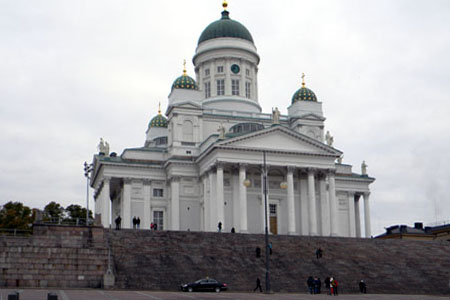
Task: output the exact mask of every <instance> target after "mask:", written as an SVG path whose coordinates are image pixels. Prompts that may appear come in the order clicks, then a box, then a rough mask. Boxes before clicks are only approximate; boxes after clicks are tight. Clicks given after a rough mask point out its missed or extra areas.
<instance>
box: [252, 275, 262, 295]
mask: <svg viewBox="0 0 450 300" xmlns="http://www.w3.org/2000/svg"><path fill="white" fill-rule="evenodd" d="M258 288H259V292H260V293H262V287H261V280H260V279H259V277H257V278H256V287H255V288H254V289H253V292H254V291H256V290H257V289H258Z"/></svg>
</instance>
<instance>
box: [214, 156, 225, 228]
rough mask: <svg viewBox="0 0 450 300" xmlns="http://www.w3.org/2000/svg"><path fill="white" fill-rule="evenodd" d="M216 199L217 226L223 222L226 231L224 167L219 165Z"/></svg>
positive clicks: (217, 169)
mask: <svg viewBox="0 0 450 300" xmlns="http://www.w3.org/2000/svg"><path fill="white" fill-rule="evenodd" d="M216 199H217V219H218V220H217V224H216V226H217V225H218V223H219V222H222V230H224V229H225V203H224V196H223V165H221V164H217V168H216Z"/></svg>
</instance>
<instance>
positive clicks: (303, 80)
mask: <svg viewBox="0 0 450 300" xmlns="http://www.w3.org/2000/svg"><path fill="white" fill-rule="evenodd" d="M305 86H306V85H305V73H302V87H305Z"/></svg>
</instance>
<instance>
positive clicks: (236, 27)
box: [198, 10, 253, 44]
mask: <svg viewBox="0 0 450 300" xmlns="http://www.w3.org/2000/svg"><path fill="white" fill-rule="evenodd" d="M229 14H230V13H229V12H228V11H226V10H224V11H223V12H222V18H221V19H220V20H217V21H215V22H212V23H211V24H209V25H208V27H206V28H205V30H203V32H202V34H201V35H200V38H199V39H198V44H200V43H202V42H204V41H207V40H212V39H215V38H223V37H231V38H238V39H244V40H247V41H249V42H252V43H253V38H252V35H251V34H250V31H248V29H247V28H245V26H244V25H242V24H241V23H239V22H237V21H234V20H231V19H230V17H229Z"/></svg>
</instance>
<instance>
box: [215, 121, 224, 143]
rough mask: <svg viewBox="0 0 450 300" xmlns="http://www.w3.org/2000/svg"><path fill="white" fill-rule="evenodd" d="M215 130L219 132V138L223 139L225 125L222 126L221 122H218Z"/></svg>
mask: <svg viewBox="0 0 450 300" xmlns="http://www.w3.org/2000/svg"><path fill="white" fill-rule="evenodd" d="M217 131H218V132H219V139H224V138H225V127H224V126H223V124H222V123H220V125H219V129H217Z"/></svg>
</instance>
